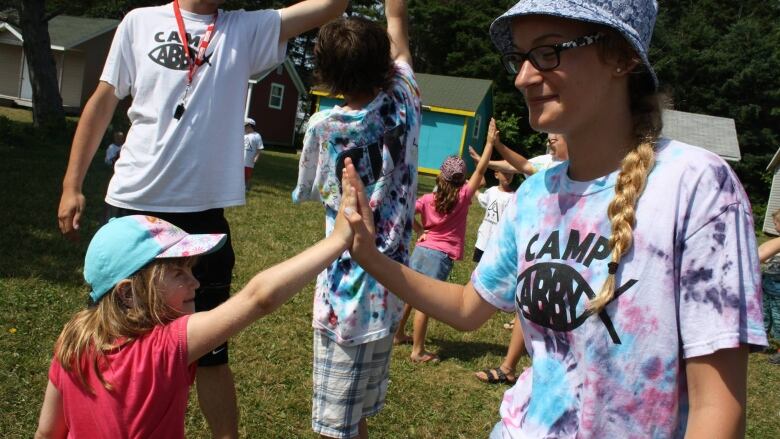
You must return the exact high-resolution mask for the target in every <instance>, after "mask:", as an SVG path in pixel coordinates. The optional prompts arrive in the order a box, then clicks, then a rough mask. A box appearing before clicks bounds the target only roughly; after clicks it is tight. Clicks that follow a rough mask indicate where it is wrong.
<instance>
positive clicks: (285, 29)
mask: <svg viewBox="0 0 780 439" xmlns="http://www.w3.org/2000/svg"><path fill="white" fill-rule="evenodd" d="M347 3H349V2H348V0H304V1H302V2H298V3H295V4H294V5H291V6H288V7H286V8H284V9H281V10H280V11H279V12H280V13H281V15H282V22H281V25H280V28H279V42H280V43H284V42H285V41H287V40H289V39H290V38H293V37H297V36H298V35H300V34H302V33H304V32H306V31H309V30H312V29H314V28H315V27H319V26H322V25H323V24H325V23H327V22H328V21H330V20H332V19H334V18H336V17H339V16H341V14H343V13H344V11H345V10H346V9H347Z"/></svg>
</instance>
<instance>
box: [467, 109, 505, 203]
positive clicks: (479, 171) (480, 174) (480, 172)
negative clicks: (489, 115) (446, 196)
mask: <svg viewBox="0 0 780 439" xmlns="http://www.w3.org/2000/svg"><path fill="white" fill-rule="evenodd" d="M497 139H498V128H496V121H495V120H494V119H490V127H489V128H488V134H487V140H486V141H485V148H484V149H483V150H482V156H481V157H480V158H479V161H478V162H477V167H476V169H474V173H473V174H471V178H469V181H468V183H467V184H468V186H469V192H471V193H472V194H473V193H475V192H477V190H478V189H479V187H480V186H481V183H482V181H483V180H484V178H485V171H487V169H488V163H489V162H490V156H491V155H492V154H493V146H494V145H495V143H496V140H497ZM469 148H470V147H469Z"/></svg>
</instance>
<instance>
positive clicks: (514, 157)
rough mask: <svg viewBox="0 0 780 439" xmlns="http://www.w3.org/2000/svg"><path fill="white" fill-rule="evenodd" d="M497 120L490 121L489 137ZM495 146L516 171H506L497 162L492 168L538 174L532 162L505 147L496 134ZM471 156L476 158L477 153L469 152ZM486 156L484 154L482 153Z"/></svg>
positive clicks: (493, 163)
mask: <svg viewBox="0 0 780 439" xmlns="http://www.w3.org/2000/svg"><path fill="white" fill-rule="evenodd" d="M495 125H496V120H495V119H493V118H491V119H490V128H488V135H490V134H489V133H490V129H491V128H493V127H495ZM493 146H494V147H495V148H496V151H498V153H499V154H501V157H503V158H504V160H505V161H506V163H508V164H509V165H511V167H512V168H514V169H511V168H510V169H506V167H505V166H503V164H502V163H501V162H500V161H497V162H491V165H492V166H491V167H492V168H493V169H496V170H498V171H504V172H522V173H524V174H526V175H532V174H534V173H535V172H536V169H534V166H533V165H532V164H531V162H530V161H529V160H528V159H527V158H525V157H523V156H522V155H521V154H519V153H517V152H515V151H512V150H511V149H509V147H508V146H506V145H504V143H503V142H501V136H500V135H499V134H498V133H496V139H495V142H493ZM469 154H471V157H472V158H475V157H474V156H475V154H476V151H473V152H472V150H469ZM482 154H483V155H484V154H485V153H484V152H483V153H482Z"/></svg>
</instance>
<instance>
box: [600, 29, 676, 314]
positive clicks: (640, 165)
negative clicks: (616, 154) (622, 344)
mask: <svg viewBox="0 0 780 439" xmlns="http://www.w3.org/2000/svg"><path fill="white" fill-rule="evenodd" d="M610 33H612V32H610ZM612 34H613V35H614V33H612ZM607 40H608V41H607V42H606V43H605V45H604V46H603V51H609V52H612V55H613V56H615V55H617V56H618V58H619V59H628V60H632V61H635V62H636V63H637V67H636V68H635V69H634V72H632V73H631V74H630V77H629V82H628V87H629V96H630V109H631V115H632V119H633V122H634V126H633V133H634V137H635V139H636V145H635V146H634V147H633V148H632V149H631V150H630V151H629V152H628V153H627V154H626V156H625V157H624V158H623V160H622V162H621V165H620V174H618V177H617V182H616V184H615V197H614V198H613V199H612V202H610V203H609V207H608V208H607V214H608V216H609V221H610V223H611V224H612V234H611V235H610V237H609V248H610V250H611V252H610V256H611V261H610V263H609V264H608V267H609V274H608V276H607V279H606V280H605V281H604V285H602V287H601V290H600V291H599V293H598V294H597V295H596V297H594V298H593V299H592V300H591V301H590V302H589V304H588V308H589V309H590V310H591V311H592V312H594V313H598V312H600V311H601V310H603V309H604V307H605V306H606V305H607V304H608V303H609V302H610V301H611V300H612V299H613V298H614V296H615V288H616V286H617V285H616V281H615V275H616V272H617V266H618V264H619V263H620V260H621V259H622V258H623V256H624V255H625V254H626V253H627V252H628V250H629V249H630V248H631V244H632V242H633V232H634V225H635V223H636V205H637V202H638V201H639V197H640V196H641V195H642V192H643V191H644V189H645V184H646V183H647V177H648V175H649V174H650V171H652V170H653V166H654V165H655V143H656V141H657V140H658V137H659V136H660V134H661V129H662V128H663V122H662V120H661V112H662V107H663V106H664V104H665V98H664V97H663V95H661V94H660V93H656V92H655V90H654V87H653V86H652V85H651V84H652V82H651V81H650V80H649V79H648V76H649V73H648V72H647V70H646V69H645V68H644V65H643V64H642V61H641V59H639V57H637V56H636V53H635V52H634V51H633V49H631V47H630V46H629V45H628V43H627V42H626V41H625V40H624V39H623V38H621V37H617V36H615V37H611V38H608V39H607ZM604 56H607V55H604Z"/></svg>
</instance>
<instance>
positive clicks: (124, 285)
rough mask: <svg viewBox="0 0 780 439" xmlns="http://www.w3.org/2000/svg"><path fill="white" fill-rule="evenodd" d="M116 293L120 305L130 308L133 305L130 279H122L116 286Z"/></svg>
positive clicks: (133, 299)
mask: <svg viewBox="0 0 780 439" xmlns="http://www.w3.org/2000/svg"><path fill="white" fill-rule="evenodd" d="M116 292H117V294H118V295H119V299H120V300H121V301H122V303H123V304H124V305H125V306H126V307H128V308H132V307H133V306H134V305H135V298H134V297H133V287H132V282H130V279H122V280H120V281H119V283H117V284H116Z"/></svg>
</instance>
